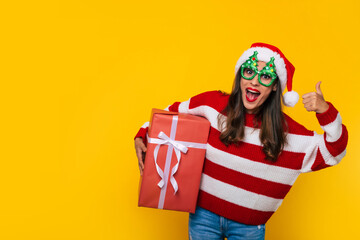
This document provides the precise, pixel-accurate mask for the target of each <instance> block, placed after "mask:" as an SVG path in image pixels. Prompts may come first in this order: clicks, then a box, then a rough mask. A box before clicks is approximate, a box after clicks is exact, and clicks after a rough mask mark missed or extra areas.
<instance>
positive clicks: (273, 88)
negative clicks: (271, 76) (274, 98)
mask: <svg viewBox="0 0 360 240" xmlns="http://www.w3.org/2000/svg"><path fill="white" fill-rule="evenodd" d="M277 87H278V84H277V83H275V84H274V85H273V87H272V90H273V91H276V90H277Z"/></svg>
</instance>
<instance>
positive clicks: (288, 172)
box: [135, 43, 348, 240]
mask: <svg viewBox="0 0 360 240" xmlns="http://www.w3.org/2000/svg"><path fill="white" fill-rule="evenodd" d="M294 71H295V68H294V67H293V65H292V64H291V63H290V62H289V61H288V59H287V58H286V57H285V56H284V54H283V53H282V52H281V51H280V50H279V49H278V48H276V47H274V46H272V45H269V44H264V43H255V44H253V45H252V46H251V48H250V49H248V50H246V51H245V52H244V53H243V55H242V56H241V57H240V59H239V60H238V62H237V64H236V67H235V72H236V77H235V81H234V85H233V89H232V92H231V94H230V95H228V94H224V93H222V92H220V91H211V92H205V93H202V94H199V95H197V96H194V97H192V98H190V99H189V100H188V101H185V102H182V103H180V102H176V103H174V104H173V105H171V106H169V107H168V110H170V111H176V112H182V113H189V114H194V115H200V116H203V117H205V118H207V119H208V120H209V121H210V123H211V129H210V135H209V139H208V145H207V150H206V159H205V163H204V169H203V173H202V180H201V186H200V191H199V198H198V203H197V209H196V212H195V214H190V217H189V238H190V239H193V240H195V239H224V238H225V237H226V238H227V239H229V240H235V239H264V236H265V223H266V222H267V221H268V219H269V218H270V217H271V216H272V214H273V213H274V212H275V211H276V210H277V209H278V207H279V206H280V205H281V203H282V201H283V199H284V197H285V196H286V194H287V193H288V192H289V190H290V188H291V186H292V185H293V184H294V182H295V180H296V178H297V177H298V175H299V174H300V173H303V172H311V171H316V170H320V169H323V168H326V167H328V166H333V165H335V164H337V163H339V162H340V160H341V159H342V158H343V157H344V156H345V152H346V145H347V139H348V137H347V130H346V127H345V126H344V125H343V124H342V120H341V117H340V115H339V113H338V111H337V110H336V109H335V107H334V106H333V105H332V104H331V103H329V102H326V101H325V100H324V97H323V94H322V92H321V90H320V82H319V83H317V84H316V92H311V93H307V94H305V95H303V104H304V107H305V108H306V110H307V111H314V112H316V117H317V119H318V121H319V123H320V125H321V127H322V129H323V130H324V132H325V133H324V134H323V135H318V134H316V133H315V132H313V131H309V130H307V129H306V128H305V127H303V126H302V125H300V124H299V123H297V122H295V121H294V120H293V119H291V118H290V117H289V116H287V115H286V114H284V113H283V112H282V105H281V102H282V99H283V98H284V104H285V105H287V106H294V105H295V104H296V102H297V101H298V99H299V97H298V95H297V93H295V92H294V91H292V78H293V74H294ZM285 87H287V89H288V92H287V93H286V94H285V95H284V97H283V96H282V92H283V90H284V89H285ZM147 126H148V124H147V123H146V124H144V126H143V127H142V128H141V129H140V131H139V132H138V134H137V135H136V137H135V149H136V152H137V157H138V162H139V168H140V173H142V171H143V166H144V165H143V158H142V157H143V156H142V155H143V153H145V152H146V147H145V145H144V143H143V139H145V140H146V131H147Z"/></svg>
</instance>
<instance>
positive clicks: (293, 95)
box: [284, 91, 299, 107]
mask: <svg viewBox="0 0 360 240" xmlns="http://www.w3.org/2000/svg"><path fill="white" fill-rule="evenodd" d="M298 101H299V94H298V93H297V92H294V91H290V92H286V93H285V94H284V104H285V106H288V107H293V106H295V104H296V103H297V102H298Z"/></svg>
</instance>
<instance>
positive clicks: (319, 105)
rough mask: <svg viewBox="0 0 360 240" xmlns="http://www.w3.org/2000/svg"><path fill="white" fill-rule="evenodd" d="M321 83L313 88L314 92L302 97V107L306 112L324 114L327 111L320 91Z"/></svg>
mask: <svg viewBox="0 0 360 240" xmlns="http://www.w3.org/2000/svg"><path fill="white" fill-rule="evenodd" d="M320 84H321V82H318V83H317V84H316V86H315V89H316V92H310V93H306V94H304V95H303V96H302V98H303V101H302V102H303V104H304V107H305V108H306V110H307V111H308V112H311V111H312V112H316V113H324V112H326V111H327V110H328V108H329V104H327V102H326V101H325V99H324V95H323V93H322V92H321V89H320Z"/></svg>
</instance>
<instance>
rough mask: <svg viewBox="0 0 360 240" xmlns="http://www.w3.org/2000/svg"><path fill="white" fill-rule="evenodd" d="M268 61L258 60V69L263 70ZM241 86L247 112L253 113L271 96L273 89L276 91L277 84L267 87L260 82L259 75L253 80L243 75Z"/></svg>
mask: <svg viewBox="0 0 360 240" xmlns="http://www.w3.org/2000/svg"><path fill="white" fill-rule="evenodd" d="M264 66H266V63H265V62H263V61H258V67H257V68H258V70H259V71H261V70H262V69H263V68H264ZM240 88H241V93H242V101H243V103H244V106H245V108H246V112H247V113H250V114H253V113H256V112H257V110H258V109H259V107H260V106H261V105H262V104H263V103H264V102H265V100H266V99H267V98H268V97H269V95H270V93H271V91H275V90H276V88H277V84H272V85H270V86H269V87H265V86H263V85H261V84H260V83H259V80H258V76H255V77H254V78H253V79H252V80H246V79H244V78H242V77H241V81H240Z"/></svg>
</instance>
